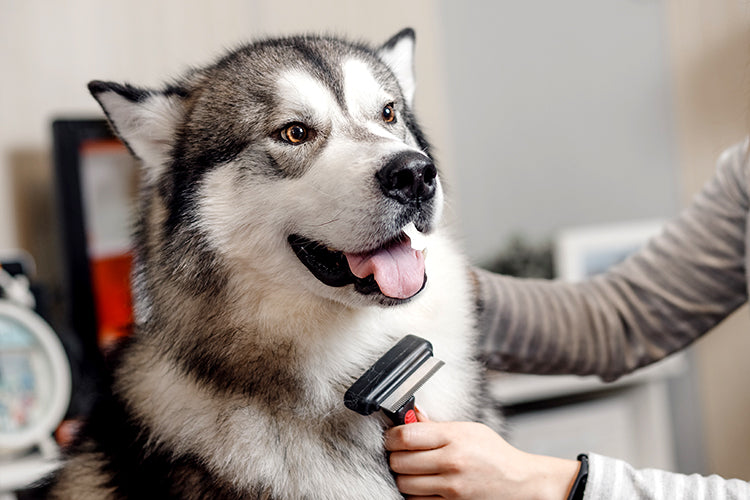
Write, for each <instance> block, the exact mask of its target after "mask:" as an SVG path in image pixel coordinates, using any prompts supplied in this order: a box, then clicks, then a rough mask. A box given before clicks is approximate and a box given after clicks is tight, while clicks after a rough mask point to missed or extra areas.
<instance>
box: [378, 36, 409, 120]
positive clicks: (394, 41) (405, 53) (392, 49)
mask: <svg viewBox="0 0 750 500" xmlns="http://www.w3.org/2000/svg"><path fill="white" fill-rule="evenodd" d="M414 40H415V35H414V30H413V29H411V28H406V29H403V30H401V31H399V32H398V33H397V34H396V35H395V36H393V37H392V38H391V39H390V40H388V41H387V42H385V43H384V44H383V46H382V47H380V49H378V55H379V56H380V58H381V59H382V60H383V61H384V62H385V63H386V64H387V65H388V67H389V68H391V71H393V74H394V75H396V78H397V79H398V83H399V85H401V91H402V92H403V93H404V97H405V98H406V103H407V104H408V105H409V106H410V107H411V105H412V103H413V102H414V91H415V89H416V80H415V78H414Z"/></svg>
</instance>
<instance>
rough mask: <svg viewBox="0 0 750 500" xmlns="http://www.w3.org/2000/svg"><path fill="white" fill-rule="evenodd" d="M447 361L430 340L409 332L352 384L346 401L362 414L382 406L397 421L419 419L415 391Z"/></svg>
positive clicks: (384, 411)
mask: <svg viewBox="0 0 750 500" xmlns="http://www.w3.org/2000/svg"><path fill="white" fill-rule="evenodd" d="M444 364H445V363H443V362H442V361H440V360H439V359H437V358H435V357H433V355H432V344H430V343H429V342H428V341H427V340H425V339H423V338H420V337H417V336H415V335H407V336H406V337H404V338H403V339H401V340H399V341H398V343H397V344H396V345H395V346H393V347H392V348H391V349H390V350H389V351H388V352H387V353H385V354H384V355H383V356H381V358H380V359H378V360H377V361H376V362H375V363H374V364H373V365H372V366H371V367H370V368H369V369H368V370H367V371H366V372H365V373H364V375H362V376H361V377H359V378H358V379H357V381H356V382H354V384H352V386H351V387H349V390H347V391H346V394H344V404H345V405H346V407H347V408H349V409H350V410H354V411H356V412H357V413H359V414H361V415H370V414H372V413H374V412H376V411H378V410H383V413H385V414H386V415H387V416H388V417H389V418H390V419H391V420H392V421H393V423H394V424H396V425H401V424H410V423H413V422H416V421H417V416H416V414H415V412H414V393H415V392H417V389H419V388H420V387H422V385H424V383H425V382H427V380H428V379H429V378H430V377H431V376H432V375H433V374H434V373H435V372H436V371H438V370H439V369H440V367H441V366H443V365H444Z"/></svg>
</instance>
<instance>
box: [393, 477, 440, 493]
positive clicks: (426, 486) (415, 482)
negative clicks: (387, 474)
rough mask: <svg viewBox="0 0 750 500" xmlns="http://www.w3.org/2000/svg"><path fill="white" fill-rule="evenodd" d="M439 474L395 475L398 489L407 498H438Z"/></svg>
mask: <svg viewBox="0 0 750 500" xmlns="http://www.w3.org/2000/svg"><path fill="white" fill-rule="evenodd" d="M441 483H442V478H441V477H440V476H396V486H397V487H398V491H400V492H401V493H403V494H404V495H407V497H408V498H412V497H415V498H439V497H440V495H439V494H438V491H439V489H440V484H441Z"/></svg>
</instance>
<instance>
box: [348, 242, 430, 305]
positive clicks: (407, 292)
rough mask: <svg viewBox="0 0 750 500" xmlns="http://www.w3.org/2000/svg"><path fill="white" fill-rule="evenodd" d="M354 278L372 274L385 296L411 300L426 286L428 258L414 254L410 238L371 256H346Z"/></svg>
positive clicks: (366, 254)
mask: <svg viewBox="0 0 750 500" xmlns="http://www.w3.org/2000/svg"><path fill="white" fill-rule="evenodd" d="M344 255H345V256H346V260H347V261H348V262H349V268H350V269H351V270H352V274H354V276H356V277H357V278H366V277H368V276H370V275H371V274H372V275H374V276H375V281H376V282H377V283H378V287H380V291H381V292H383V295H385V296H387V297H391V298H394V299H408V298H409V297H412V296H413V295H415V294H416V293H417V292H418V291H419V290H421V289H422V285H423V284H424V254H423V253H422V252H420V251H417V250H414V249H413V248H412V247H411V245H410V243H409V240H408V238H407V239H405V241H403V242H399V243H396V244H395V245H392V246H390V247H387V248H381V249H379V250H376V251H374V252H371V253H363V254H351V253H345V254H344Z"/></svg>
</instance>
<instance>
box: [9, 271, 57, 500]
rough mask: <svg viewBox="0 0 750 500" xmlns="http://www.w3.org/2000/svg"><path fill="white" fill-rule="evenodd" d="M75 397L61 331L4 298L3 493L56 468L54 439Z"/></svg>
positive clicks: (25, 308) (30, 311)
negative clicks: (72, 397) (55, 329)
mask: <svg viewBox="0 0 750 500" xmlns="http://www.w3.org/2000/svg"><path fill="white" fill-rule="evenodd" d="M0 272H3V271H2V269H0ZM6 277H7V274H6ZM70 395H71V375H70V364H69V363H68V358H67V356H66V355H65V351H64V350H63V347H62V344H61V343H60V340H59V339H58V337H57V335H56V334H55V332H54V331H53V330H52V328H51V327H50V326H49V325H48V324H47V323H46V322H45V321H44V320H43V319H42V318H41V317H40V316H38V315H37V314H36V313H34V312H33V311H32V310H31V309H29V308H28V307H25V306H23V305H19V304H17V303H14V302H11V301H10V300H6V299H0V492H3V491H6V492H7V491H11V490H12V489H15V488H20V487H22V486H24V485H25V484H27V483H29V482H32V481H34V480H36V479H39V477H41V476H42V475H43V474H44V473H46V472H47V471H49V470H51V469H52V468H54V465H55V464H54V463H53V462H54V459H55V458H56V455H57V447H56V445H55V443H54V440H53V439H52V435H53V433H54V431H55V429H56V428H57V426H58V424H59V423H60V421H61V420H62V419H63V417H64V416H65V412H66V411H67V408H68V404H69V402H70Z"/></svg>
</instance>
